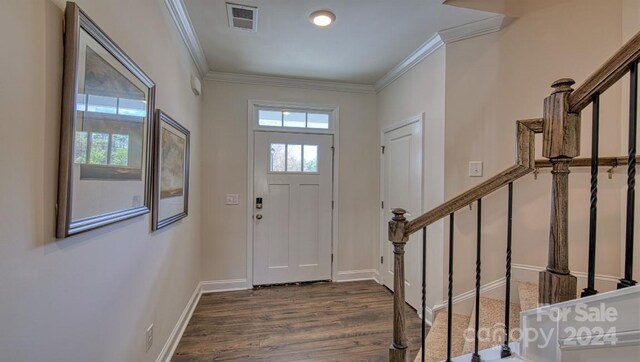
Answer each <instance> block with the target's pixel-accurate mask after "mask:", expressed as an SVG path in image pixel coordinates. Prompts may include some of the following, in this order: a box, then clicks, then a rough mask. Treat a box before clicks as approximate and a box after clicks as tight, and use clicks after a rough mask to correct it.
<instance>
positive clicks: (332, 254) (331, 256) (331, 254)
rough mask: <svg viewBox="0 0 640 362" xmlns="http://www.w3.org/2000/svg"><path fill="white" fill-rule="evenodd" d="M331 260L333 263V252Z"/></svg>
mask: <svg viewBox="0 0 640 362" xmlns="http://www.w3.org/2000/svg"><path fill="white" fill-rule="evenodd" d="M331 262H332V263H333V254H331Z"/></svg>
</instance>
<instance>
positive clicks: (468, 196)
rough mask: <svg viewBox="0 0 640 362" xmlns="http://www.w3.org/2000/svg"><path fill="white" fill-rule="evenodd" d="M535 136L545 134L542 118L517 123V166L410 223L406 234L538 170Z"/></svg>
mask: <svg viewBox="0 0 640 362" xmlns="http://www.w3.org/2000/svg"><path fill="white" fill-rule="evenodd" d="M536 133H542V118H536V119H528V120H521V121H517V122H516V142H517V146H516V163H515V165H513V166H511V167H509V168H508V169H506V170H504V171H502V172H501V173H499V174H497V175H496V176H493V177H491V178H490V179H488V180H486V181H484V182H482V183H480V184H479V185H477V186H475V187H473V188H471V189H469V190H467V191H465V192H463V193H462V194H460V195H458V196H456V197H454V198H453V199H451V200H449V201H447V202H445V203H444V204H442V205H440V206H438V207H436V208H434V209H432V210H431V211H428V212H426V213H424V214H422V215H420V216H418V217H417V218H415V219H413V220H411V221H410V222H409V223H408V224H407V228H406V230H405V231H406V233H407V235H411V234H413V233H415V232H416V231H418V230H420V229H422V228H423V227H425V226H428V225H431V224H433V223H434V222H436V221H438V220H440V219H442V218H443V217H445V216H447V215H449V214H450V213H452V212H455V211H458V210H460V209H462V208H464V207H466V206H468V205H470V204H471V203H473V202H475V201H476V200H478V199H480V198H483V197H485V196H487V195H489V194H491V193H492V192H494V191H496V190H498V189H500V188H502V187H504V186H505V185H508V184H509V183H510V182H513V181H515V180H517V179H519V178H521V177H522V176H525V175H527V174H529V173H531V172H533V171H534V170H535V139H534V136H535V134H536Z"/></svg>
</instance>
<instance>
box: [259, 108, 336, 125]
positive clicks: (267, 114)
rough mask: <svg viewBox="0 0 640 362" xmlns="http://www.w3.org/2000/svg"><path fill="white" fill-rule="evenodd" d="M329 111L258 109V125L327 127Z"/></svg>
mask: <svg viewBox="0 0 640 362" xmlns="http://www.w3.org/2000/svg"><path fill="white" fill-rule="evenodd" d="M330 119H331V117H330V113H329V112H317V111H301V110H287V109H264V108H261V109H258V126H260V127H278V128H306V129H329V127H330V124H329V122H330Z"/></svg>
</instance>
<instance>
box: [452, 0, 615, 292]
mask: <svg viewBox="0 0 640 362" xmlns="http://www.w3.org/2000/svg"><path fill="white" fill-rule="evenodd" d="M522 7H523V9H522V10H521V11H518V13H520V14H521V16H520V17H519V18H517V19H516V20H515V22H514V23H513V24H511V25H509V26H508V27H506V28H505V29H503V30H502V31H500V32H498V33H493V34H489V35H485V36H481V37H477V38H473V39H470V40H466V41H460V42H456V43H452V44H449V45H447V47H446V48H447V70H446V71H447V82H446V94H447V96H446V119H447V122H446V131H445V134H446V153H445V154H446V167H445V175H446V176H445V177H446V180H447V182H446V187H445V194H446V197H447V198H451V197H453V196H455V195H457V194H459V193H460V192H462V191H464V190H465V189H467V188H469V187H471V186H473V185H474V184H476V183H477V182H478V181H481V180H480V179H473V178H469V177H468V176H467V173H468V162H469V161H471V160H482V161H484V171H485V173H484V174H485V177H484V178H483V179H486V178H487V177H489V176H492V175H495V174H496V173H498V172H499V171H501V170H503V169H505V168H506V167H507V166H509V165H511V164H513V161H514V155H515V153H514V148H515V145H514V131H515V128H514V121H515V120H517V119H526V118H535V117H540V116H541V115H542V100H543V98H544V97H546V96H547V95H549V94H550V91H551V89H550V85H551V83H552V82H553V81H554V80H556V79H560V78H563V77H571V78H574V79H575V80H576V81H577V82H578V85H579V84H580V82H582V81H583V80H584V79H585V78H586V77H587V76H588V75H589V74H590V73H592V72H593V71H595V70H596V69H597V68H598V67H599V66H600V65H601V64H602V63H603V62H604V61H605V60H606V59H607V58H609V57H610V56H611V55H612V54H613V53H614V52H615V51H616V50H617V49H618V48H619V47H620V45H621V43H622V39H621V37H622V36H621V31H622V27H621V16H622V7H621V1H600V0H579V1H578V0H576V1H565V2H561V3H557V4H551V5H547V6H540V7H534V8H529V4H527V2H522ZM567 19H571V20H570V22H569V23H568V22H567ZM594 24H597V25H596V26H594ZM605 29H606V30H605ZM594 44H597V46H594ZM618 104H620V88H619V87H616V88H613V89H611V90H610V91H609V92H607V93H606V94H605V95H604V96H603V99H602V104H601V109H602V113H601V118H602V124H603V125H602V127H601V132H600V139H601V146H600V154H601V155H616V154H618V153H619V152H620V151H619V150H620V145H619V143H618V142H619V141H618V140H619V139H620V123H621V122H620V121H619V120H620V109H619V106H617V105H618ZM590 120H591V115H590V110H586V111H585V112H583V129H582V150H581V151H582V154H581V156H582V157H589V155H590V141H589V140H590V125H591V121H590ZM537 154H538V155H540V152H539V150H538V152H537ZM603 176H604V175H603ZM588 182H589V177H588V170H586V169H582V170H576V169H574V170H573V171H572V175H571V179H570V186H571V193H570V196H571V200H570V210H569V212H570V249H571V259H570V267H571V269H572V270H574V271H580V272H585V271H586V262H587V244H588V227H587V225H588V222H587V221H588V212H589V208H588V200H589V193H588V190H589V186H588ZM620 182H621V177H620V176H617V177H616V178H615V179H614V180H607V179H606V177H602V179H601V181H600V190H599V201H600V202H599V204H598V209H599V213H600V217H599V219H598V260H597V268H598V269H597V271H598V273H601V274H607V275H618V274H619V260H620V249H619V247H620V230H619V224H618V223H619V208H620V198H619V197H618V196H617V195H618V191H617V190H619V187H620V185H621V183H620ZM514 187H515V196H514V197H515V202H516V211H515V213H514V251H513V252H514V261H515V262H516V263H521V264H526V265H534V266H545V265H546V261H547V238H548V233H549V225H548V224H549V221H548V220H549V209H550V187H551V181H550V176H549V173H548V171H545V172H543V175H541V177H539V178H538V180H537V181H534V180H533V177H532V176H529V177H527V178H525V179H524V180H522V181H519V182H517V183H516V184H515V185H514ZM484 201H485V202H484V204H483V206H484V208H483V215H484V218H483V224H484V228H483V239H484V243H483V257H484V259H483V261H484V264H483V265H484V268H483V271H484V273H483V278H484V279H483V280H484V281H487V282H488V281H492V280H495V279H497V278H499V277H500V276H502V275H504V270H503V269H504V267H503V265H504V248H505V230H506V227H505V226H506V215H505V213H506V191H504V190H503V191H501V192H498V193H496V194H495V195H493V196H491V197H488V198H486V200H484ZM518 204H519V205H520V207H518V206H517V205H518ZM458 220H459V222H458V223H456V235H459V236H458V237H457V238H456V239H457V240H458V241H459V242H458V245H461V247H464V245H466V246H468V247H470V248H474V245H475V212H470V211H468V210H467V211H464V212H461V213H460V217H459V219H458ZM457 257H458V255H456V261H455V263H456V266H457V269H460V271H459V273H458V275H461V279H462V280H461V281H460V282H459V283H458V284H457V286H458V288H456V290H457V291H463V290H469V289H471V288H472V286H473V283H472V281H473V279H474V278H473V272H472V270H473V268H474V266H475V265H474V259H475V257H474V255H473V253H468V254H464V255H460V258H459V259H458V258H457ZM458 265H459V267H458ZM463 275H466V276H468V277H467V278H465V277H463Z"/></svg>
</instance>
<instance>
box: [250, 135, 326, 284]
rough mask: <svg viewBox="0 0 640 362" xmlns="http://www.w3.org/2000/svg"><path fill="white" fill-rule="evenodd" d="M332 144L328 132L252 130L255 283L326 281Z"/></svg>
mask: <svg viewBox="0 0 640 362" xmlns="http://www.w3.org/2000/svg"><path fill="white" fill-rule="evenodd" d="M332 147H333V136H332V135H314V134H297V133H279V132H260V131H256V132H254V181H253V188H254V198H255V199H254V200H253V201H252V202H253V205H252V207H253V208H254V216H253V223H254V228H253V251H254V253H253V284H254V285H265V284H280V283H293V282H303V281H315V280H329V279H331V228H332V221H331V220H332V199H333V197H332V194H333V191H332V189H333V186H332V181H333V151H332ZM259 201H262V205H261V208H260V205H259Z"/></svg>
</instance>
